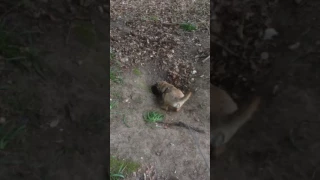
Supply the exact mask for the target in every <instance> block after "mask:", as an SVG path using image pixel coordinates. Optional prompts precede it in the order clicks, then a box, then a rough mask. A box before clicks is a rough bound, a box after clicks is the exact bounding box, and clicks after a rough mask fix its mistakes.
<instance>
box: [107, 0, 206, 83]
mask: <svg viewBox="0 0 320 180" xmlns="http://www.w3.org/2000/svg"><path fill="white" fill-rule="evenodd" d="M192 2H193V1H190V2H189V1H188V0H181V2H180V1H179V3H178V1H173V2H170V3H168V2H162V1H145V2H143V4H141V1H136V0H130V1H128V2H122V1H121V2H119V1H118V0H113V1H111V6H112V7H113V8H112V9H111V21H112V23H111V27H110V39H111V46H112V49H113V52H114V53H115V56H116V60H117V61H119V62H120V63H121V65H122V67H123V68H127V67H133V66H137V65H138V66H139V65H141V66H143V65H145V64H150V63H151V64H153V65H154V67H156V69H155V71H160V72H166V73H167V75H168V76H167V79H166V80H167V81H169V82H170V83H173V84H174V85H176V86H177V87H179V88H183V89H184V88H186V87H183V86H182V85H188V84H190V83H191V81H192V76H193V75H194V74H195V73H194V70H195V67H194V63H196V61H195V60H194V57H195V56H199V55H203V53H204V52H203V50H202V51H201V53H199V52H196V53H197V54H193V55H192V56H190V55H187V56H184V55H185V54H187V53H186V51H190V48H189V47H187V45H186V44H187V43H186V39H196V38H194V35H193V34H192V33H187V32H184V31H183V30H182V29H181V28H180V27H179V23H182V22H187V21H190V20H191V21H192V20H193V21H194V22H197V25H198V30H202V31H208V29H207V26H208V22H209V21H208V20H207V21H206V19H209V2H205V1H199V2H193V3H192ZM204 2H205V4H203V3H204ZM139 4H140V5H141V6H139ZM191 4H194V5H195V6H194V7H193V6H191ZM204 5H208V6H204ZM190 12H192V14H191V13H190ZM203 22H207V23H203ZM190 44H192V46H193V47H196V48H197V49H202V47H200V46H201V44H200V45H199V43H197V41H192V42H188V45H190ZM182 52H183V53H182ZM205 54H209V52H206V53H205Z"/></svg>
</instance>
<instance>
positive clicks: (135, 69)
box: [133, 68, 142, 76]
mask: <svg viewBox="0 0 320 180" xmlns="http://www.w3.org/2000/svg"><path fill="white" fill-rule="evenodd" d="M133 73H134V74H135V75H137V76H140V75H141V74H142V73H141V71H140V70H139V69H138V68H134V69H133Z"/></svg>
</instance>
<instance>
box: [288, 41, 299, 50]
mask: <svg viewBox="0 0 320 180" xmlns="http://www.w3.org/2000/svg"><path fill="white" fill-rule="evenodd" d="M299 46H300V42H296V43H294V44H291V45H290V46H289V47H288V48H289V49H290V50H295V49H297V48H298V47H299Z"/></svg>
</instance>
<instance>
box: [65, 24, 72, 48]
mask: <svg viewBox="0 0 320 180" xmlns="http://www.w3.org/2000/svg"><path fill="white" fill-rule="evenodd" d="M71 26H72V23H71V22H69V28H68V34H67V36H66V41H65V43H66V45H68V44H69V37H70V32H71Z"/></svg>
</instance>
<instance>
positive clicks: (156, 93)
mask: <svg viewBox="0 0 320 180" xmlns="http://www.w3.org/2000/svg"><path fill="white" fill-rule="evenodd" d="M158 86H159V83H156V84H154V85H152V86H151V91H152V93H153V94H154V95H156V96H161V94H162V93H161V91H160V90H159V88H158Z"/></svg>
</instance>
